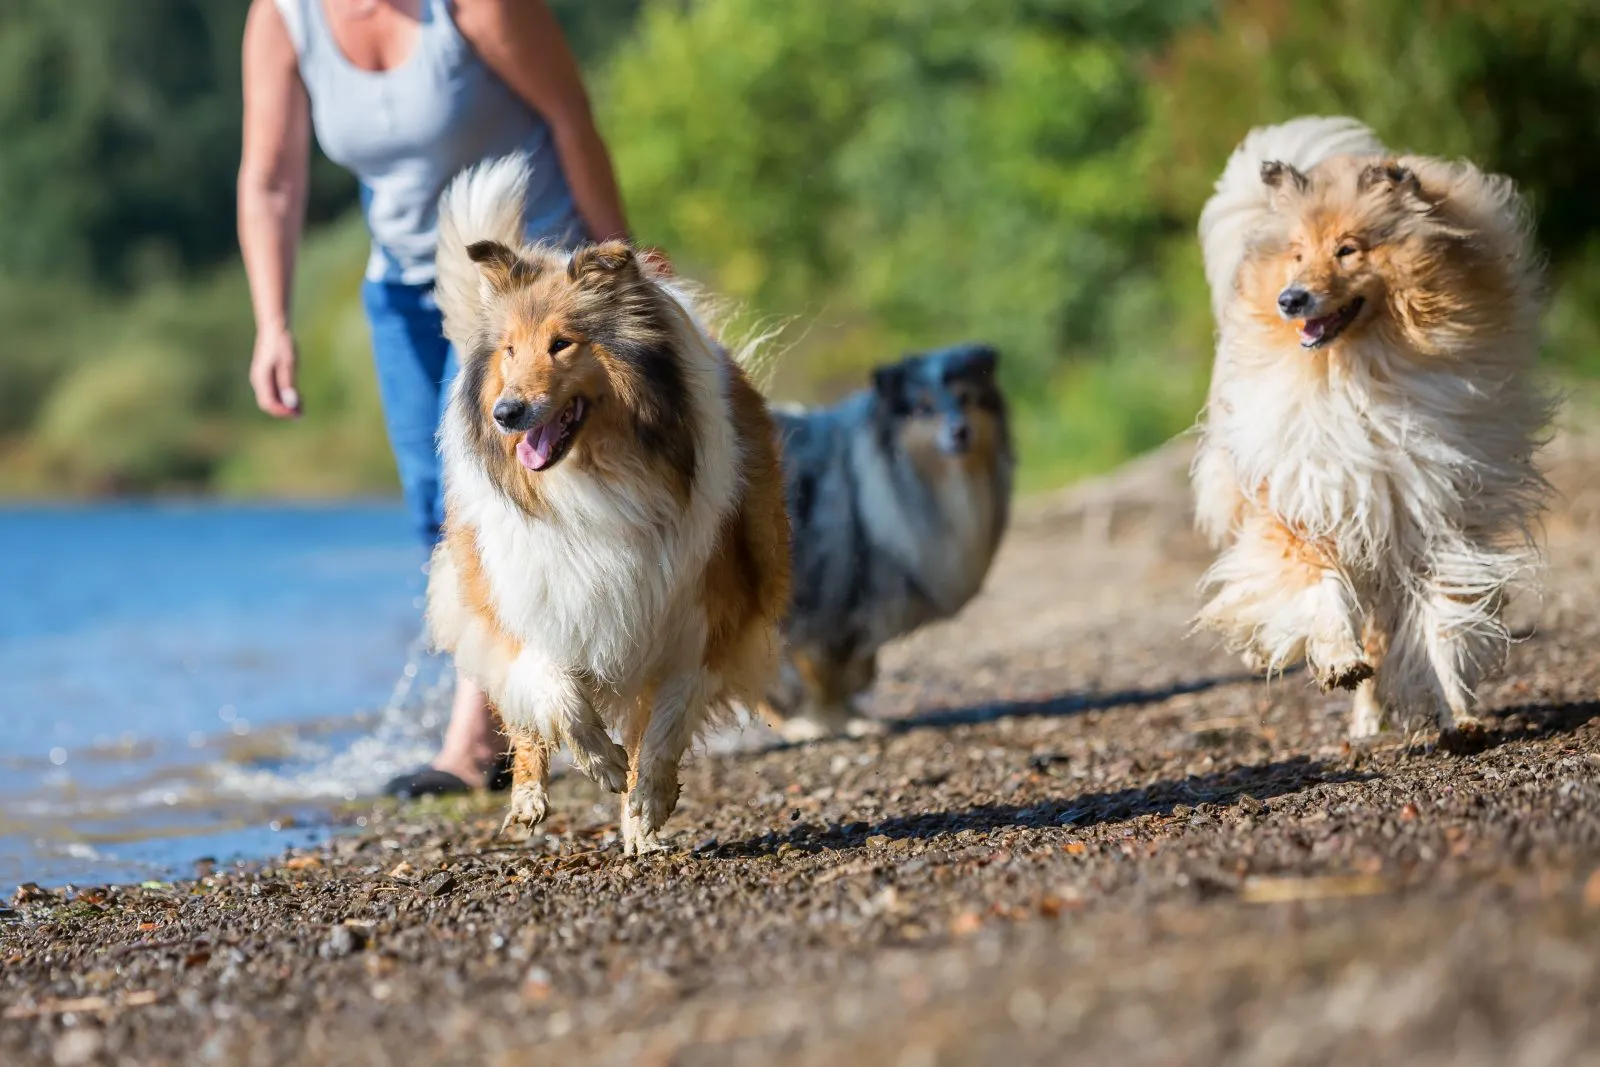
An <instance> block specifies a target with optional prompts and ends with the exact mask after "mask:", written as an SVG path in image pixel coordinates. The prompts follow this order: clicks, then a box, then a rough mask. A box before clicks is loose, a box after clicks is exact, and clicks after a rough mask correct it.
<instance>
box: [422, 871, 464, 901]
mask: <svg viewBox="0 0 1600 1067" xmlns="http://www.w3.org/2000/svg"><path fill="white" fill-rule="evenodd" d="M455 887H456V879H455V876H454V875H453V874H451V873H450V872H449V871H440V872H439V873H438V874H436V875H434V876H433V877H432V878H429V879H428V880H427V881H426V882H423V883H422V891H423V892H424V893H426V894H428V895H429V896H430V897H442V896H444V895H445V894H446V893H448V892H450V891H451V890H452V889H454V888H455Z"/></svg>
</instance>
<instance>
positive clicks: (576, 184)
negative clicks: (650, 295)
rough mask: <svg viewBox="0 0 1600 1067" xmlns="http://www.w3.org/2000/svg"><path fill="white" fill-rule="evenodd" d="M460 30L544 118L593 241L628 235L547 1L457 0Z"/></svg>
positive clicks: (579, 80)
mask: <svg viewBox="0 0 1600 1067" xmlns="http://www.w3.org/2000/svg"><path fill="white" fill-rule="evenodd" d="M454 7H455V20H456V28H457V29H459V30H460V31H461V36H463V37H465V38H466V39H467V43H468V44H470V45H472V47H473V49H474V50H475V51H477V53H478V55H479V56H481V57H482V58H483V61H484V62H485V63H487V64H488V65H489V69H490V70H492V71H494V72H495V73H496V74H497V75H499V76H500V79H501V80H502V81H504V82H505V83H506V84H507V85H508V86H510V87H511V89H512V91H513V92H515V93H517V94H518V95H519V96H521V97H522V98H523V99H524V100H526V101H527V103H528V105H529V106H530V107H532V108H533V109H534V110H535V111H537V112H539V114H540V115H542V116H543V117H544V120H545V122H547V123H548V124H549V126H550V133H551V135H552V136H553V137H554V138H555V145H556V152H557V154H558V155H559V156H560V158H561V170H562V173H564V174H565V175H566V178H567V187H568V188H569V189H571V190H572V197H573V199H574V200H575V201H576V202H577V206H578V214H579V215H581V216H582V217H583V223H584V226H585V227H586V228H587V229H588V231H589V239H590V240H593V241H604V240H608V239H611V238H619V239H621V240H628V239H629V233H628V220H627V216H626V215H624V214H623V210H622V197H621V195H620V194H619V193H618V192H617V179H616V175H615V174H614V173H613V172H612V169H611V156H610V155H609V154H608V153H607V152H606V146H605V142H604V141H602V140H601V139H600V131H599V130H597V129H595V125H594V114H593V112H592V111H591V110H590V108H589V94H588V93H587V92H586V91H585V90H584V87H583V77H582V75H581V74H580V73H579V71H578V63H577V60H576V59H574V58H573V55H572V50H571V49H570V48H568V47H567V38H566V35H565V34H563V33H562V32H561V26H560V24H559V23H558V22H557V21H556V17H555V15H554V14H552V13H551V11H550V8H549V6H548V5H546V4H545V2H544V0H455V5H454Z"/></svg>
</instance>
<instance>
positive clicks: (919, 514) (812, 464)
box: [766, 345, 1013, 740]
mask: <svg viewBox="0 0 1600 1067" xmlns="http://www.w3.org/2000/svg"><path fill="white" fill-rule="evenodd" d="M997 360H998V353H996V352H995V351H994V350H993V349H991V348H989V347H987V346H985V345H956V346H952V347H949V348H945V349H940V350H937V351H934V352H929V353H925V354H922V355H916V356H909V357H907V358H905V359H903V360H901V361H900V362H898V363H895V364H891V365H887V366H882V367H879V368H878V369H877V370H876V371H875V372H874V374H873V388H871V389H870V390H864V391H862V392H859V393H856V394H854V395H852V396H850V397H848V398H846V399H845V400H843V401H841V402H840V403H838V404H835V405H833V406H832V407H827V408H819V409H814V410H810V411H797V412H783V411H779V412H777V413H776V417H777V421H778V427H779V431H780V434H781V437H782V440H783V464H784V474H785V480H786V484H787V500H788V506H789V519H790V523H791V525H792V527H793V529H794V572H795V587H794V595H793V598H792V600H791V602H790V610H789V615H788V617H787V619H786V621H785V623H784V638H785V649H786V651H785V656H784V662H783V671H782V676H781V681H780V684H779V685H777V686H776V687H774V689H773V690H772V693H771V695H770V698H769V700H768V703H767V706H766V711H767V714H768V717H769V718H771V719H772V720H774V722H775V725H777V727H778V729H779V730H780V731H781V732H782V733H783V734H784V735H785V736H786V737H788V738H790V739H791V740H803V739H807V738H812V737H818V736H826V735H831V734H839V733H862V732H865V731H867V730H870V729H873V725H872V723H871V722H870V721H869V720H867V719H865V718H862V717H860V716H858V715H857V714H856V713H855V711H854V709H853V700H854V698H855V697H856V696H858V695H859V694H860V693H861V692H862V691H863V690H865V689H866V688H868V687H869V686H870V685H871V684H872V682H873V679H874V677H875V675H876V672H877V654H878V650H879V649H880V648H881V647H882V646H883V645H884V644H886V643H887V642H889V641H890V640H893V639H894V638H896V637H899V636H901V635H903V634H907V633H910V632H911V631H912V630H915V629H916V628H918V627H920V626H923V625H925V624H926V623H929V622H932V621H933V620H936V619H943V618H948V617H950V616H952V615H954V614H955V613H956V612H958V611H959V610H960V609H961V608H962V607H963V606H964V605H965V604H966V603H967V602H968V601H969V600H971V599H972V597H973V596H974V595H975V594H976V593H977V592H978V589H979V587H980V586H981V585H982V584H983V579H984V577H985V576H986V575H987V574H988V571H989V564H990V562H991V561H992V560H993V559H994V555H995V550H996V549H997V548H998V546H999V544H1000V539H1001V537H1002V535H1003V534H1004V532H1005V528H1006V522H1007V517H1008V513H1009V509H1010V503H1011V481H1012V467H1013V462H1012V453H1011V437H1010V430H1009V428H1008V425H1007V419H1006V405H1005V400H1004V397H1003V396H1002V394H1001V392H1000V389H999V386H998V385H997V384H996V381H995V376H994V372H995V367H996V363H997Z"/></svg>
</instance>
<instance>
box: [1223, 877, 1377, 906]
mask: <svg viewBox="0 0 1600 1067" xmlns="http://www.w3.org/2000/svg"><path fill="white" fill-rule="evenodd" d="M1388 888H1389V885H1388V883H1387V882H1385V881H1384V880H1383V879H1382V878H1377V877H1374V876H1373V875H1369V874H1357V875H1348V876H1342V877H1341V876H1329V877H1324V878H1266V877H1257V878H1246V879H1245V880H1244V886H1243V888H1242V889H1240V891H1239V898H1240V899H1241V900H1243V901H1245V902H1246V903H1248V904H1281V903H1285V902H1288V901H1295V900H1328V899H1331V898H1335V897H1366V896H1372V895H1374V894H1377V893H1383V892H1386V891H1387V890H1388Z"/></svg>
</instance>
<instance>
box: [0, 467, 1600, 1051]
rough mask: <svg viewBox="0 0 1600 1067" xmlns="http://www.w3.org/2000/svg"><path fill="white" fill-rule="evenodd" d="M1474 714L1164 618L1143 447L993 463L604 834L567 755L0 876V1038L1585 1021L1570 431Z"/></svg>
mask: <svg viewBox="0 0 1600 1067" xmlns="http://www.w3.org/2000/svg"><path fill="white" fill-rule="evenodd" d="M1555 456H1556V459H1557V460H1558V461H1559V466H1558V468H1557V475H1558V477H1557V481H1558V484H1559V485H1560V487H1561V488H1562V489H1563V490H1565V492H1566V494H1567V495H1566V499H1565V501H1564V503H1563V504H1562V506H1561V509H1560V511H1559V513H1558V514H1557V515H1556V517H1555V518H1554V519H1553V520H1552V522H1551V523H1550V525H1549V533H1548V543H1549V549H1550V557H1551V572H1550V575H1549V582H1548V592H1547V595H1546V596H1545V597H1544V599H1543V601H1542V602H1534V601H1532V600H1531V599H1530V600H1527V601H1526V602H1523V603H1519V604H1517V605H1516V607H1515V614H1516V619H1517V621H1518V626H1519V627H1520V628H1521V629H1522V630H1523V631H1524V632H1525V633H1527V634H1528V636H1527V638H1526V640H1525V641H1523V642H1522V643H1521V644H1519V645H1518V647H1517V648H1516V650H1515V652H1514V654H1513V657H1512V663H1511V667H1510V670H1509V671H1508V672H1507V674H1506V675H1505V677H1504V678H1502V679H1501V680H1500V681H1498V682H1496V683H1495V684H1494V685H1493V687H1492V688H1491V689H1490V690H1489V691H1488V693H1487V708H1488V711H1489V715H1490V719H1491V729H1490V731H1489V735H1488V738H1487V743H1486V744H1485V746H1484V747H1483V749H1482V750H1481V751H1478V752H1475V753H1472V754H1469V755H1459V754H1456V755H1452V754H1446V753H1442V752H1439V751H1437V750H1436V747H1435V744H1434V738H1433V737H1432V736H1430V735H1428V734H1419V735H1415V736H1387V737H1385V738H1383V739H1381V740H1380V741H1378V742H1377V743H1375V744H1373V745H1371V746H1363V747H1358V748H1356V749H1352V748H1351V747H1350V746H1349V745H1347V744H1345V743H1344V741H1343V728H1344V713H1345V701H1344V700H1343V699H1341V698H1339V697H1325V696H1322V695H1320V694H1318V693H1316V692H1315V691H1313V690H1312V689H1311V688H1310V687H1309V686H1308V685H1307V683H1306V681H1305V679H1304V678H1303V676H1300V675H1295V674H1292V675H1290V676H1289V677H1287V678H1285V679H1281V680H1278V681H1276V682H1273V683H1271V684H1268V683H1264V682H1261V681H1257V680H1253V679H1250V678H1248V677H1246V676H1245V675H1243V673H1242V672H1241V669H1240V667H1239V666H1238V665H1237V664H1236V663H1235V662H1234V661H1232V660H1231V659H1230V658H1228V657H1226V656H1224V655H1222V654H1220V653H1219V652H1218V651H1216V650H1215V649H1214V648H1213V647H1211V645H1210V643H1209V642H1208V641H1207V640H1206V639H1203V638H1195V639H1189V638H1186V637H1185V632H1186V624H1187V620H1188V617H1189V614H1190V612H1191V611H1192V610H1193V608H1194V607H1195V598H1194V581H1195V578H1196V577H1197V575H1198V574H1199V572H1200V569H1201V568H1202V567H1203V565H1204V562H1205V556H1204V553H1203V552H1202V551H1201V549H1200V546H1199V545H1197V544H1196V543H1195V541H1194V540H1193V538H1192V537H1191V536H1190V535H1189V534H1188V532H1187V519H1186V514H1185V494H1184V489H1183V468H1184V461H1185V456H1184V454H1183V452H1182V450H1181V448H1176V447H1175V448H1170V449H1167V450H1165V451H1163V452H1161V453H1157V454H1156V455H1154V456H1152V457H1149V458H1147V459H1146V460H1144V461H1142V462H1141V463H1139V464H1136V465H1134V466H1132V467H1130V468H1127V469H1125V470H1124V471H1122V472H1119V473H1118V475H1116V476H1115V477H1113V478H1110V479H1107V480H1106V481H1104V482H1100V483H1095V484H1091V485H1087V486H1081V487H1079V488H1077V489H1075V490H1074V491H1072V492H1071V493H1069V494H1066V495H1064V496H1060V497H1056V498H1053V499H1045V500H1034V501H1030V502H1029V503H1028V504H1027V505H1026V506H1024V507H1023V508H1022V509H1021V511H1022V514H1021V515H1020V516H1019V519H1018V522H1017V524H1016V526H1015V528H1014V531H1013V533H1012V535H1011V537H1010V538H1009V540H1008V543H1007V546H1006V548H1005V549H1004V551H1003V553H1002V555H1001V559H1000V561H999V563H998V565H997V568H996V571H995V573H994V574H993V576H992V578H991V581H990V584H989V587H988V590H987V592H986V593H985V594H984V596H983V597H981V598H980V599H979V600H978V601H977V602H975V603H974V604H973V605H971V607H970V608H969V610H968V611H966V612H965V613H964V614H963V615H962V616H961V618H959V619H957V620H954V621H952V622H950V623H947V624H944V625H941V626H937V627H933V628H930V629H928V630H926V631H924V632H923V633H921V634H919V635H917V636H916V637H914V638H913V639H911V640H909V641H906V642H904V643H902V644H901V645H899V646H897V647H896V648H894V649H893V650H892V652H891V654H890V655H889V656H888V657H887V662H886V665H885V668H886V677H885V678H884V680H883V683H882V684H881V686H880V689H879V693H878V696H877V698H876V708H877V711H878V713H879V714H881V715H883V716H885V717H887V718H891V719H893V720H894V724H893V728H892V729H891V731H890V732H889V733H888V734H887V735H886V736H884V737H881V738H875V739H871V740H867V741H838V742H827V743H821V744H816V745H811V746H807V747H802V748H793V747H787V748H786V747H773V746H770V745H769V746H764V747H759V748H757V749H756V750H754V751H738V752H717V753H715V754H702V755H701V756H699V757H698V758H696V759H695V760H694V761H693V762H692V763H691V764H690V765H689V766H688V767H687V768H686V773H685V783H684V801H683V804H682V806H681V807H680V808H679V811H678V813H677V815H676V816H674V818H673V820H672V822H671V823H669V830H670V831H671V832H672V836H671V837H670V841H671V842H672V843H673V844H674V846H675V851H673V852H671V853H668V854H665V855H662V856H657V857H651V858H648V859H643V860H636V861H635V860H627V859H624V858H623V857H622V855H621V852H620V849H619V847H618V845H617V840H616V825H615V821H614V814H613V813H614V804H613V802H612V800H611V798H609V797H602V796H601V795H600V794H599V793H598V791H596V790H595V789H594V788H593V787H591V786H589V785H588V784H587V783H585V782H583V781H581V780H578V779H576V778H574V777H573V776H570V775H569V776H566V777H563V778H559V779H558V780H557V782H556V785H555V789H554V791H553V792H554V796H555V802H556V804H555V812H556V814H555V815H554V816H553V817H552V819H551V821H550V823H549V824H547V826H546V827H545V829H546V830H547V831H548V832H546V833H540V834H537V835H535V836H534V837H533V838H532V839H531V840H529V841H528V842H526V843H515V842H508V841H506V840H504V839H496V838H495V837H494V831H495V828H496V827H497V826H498V825H499V820H500V811H499V807H498V799H494V800H473V801H466V802H459V803H456V804H453V805H446V806H440V805H437V804H432V805H430V804H424V805H420V806H416V807H412V808H406V809H393V808H379V809H376V810H373V811H371V812H368V813H365V814H364V816H363V817H364V818H365V819H366V824H365V826H363V827H361V828H360V829H358V830H355V831H354V832H352V833H351V834H349V835H347V836H343V837H340V838H339V839H337V840H336V841H335V842H334V843H332V844H331V845H330V846H328V847H326V848H323V849H318V850H312V851H306V852H293V853H290V854H287V855H285V856H283V857H281V858H278V859H275V860H272V861H270V862H267V863H265V864H262V865H260V866H258V867H255V868H250V869H243V870H228V871H219V872H214V873H213V872H207V871H201V872H199V873H198V874H197V877H196V878H195V879H194V880H193V881H189V882H183V883H179V884H175V885H170V886H169V885H162V886H146V887H125V888H124V887H100V888H78V889H76V890H74V891H72V892H70V893H66V894H59V895H58V894H46V893H42V892H38V891H30V890H28V889H27V888H26V887H24V889H22V890H20V891H19V892H18V894H17V895H16V897H15V898H14V901H13V903H12V904H11V905H10V907H9V908H4V909H0V1006H3V1007H0V1062H3V1063H6V1064H19V1065H20V1064H29V1063H56V1064H62V1065H71V1064H88V1063H118V1064H167V1063H176V1062H194V1063H222V1064H234V1063H238V1064H258V1063H259V1064H277V1063H296V1064H316V1063H330V1064H353V1065H362V1064H389V1063H455V1062H474V1063H480V1062H486V1063H494V1064H504V1065H507V1067H518V1065H529V1067H532V1065H534V1064H540V1063H550V1062H566V1063H579V1064H630V1065H631V1064H641V1065H660V1067H665V1065H668V1064H735V1063H760V1064H774V1065H776V1064H827V1065H828V1067H855V1065H862V1067H866V1065H873V1067H877V1065H888V1067H936V1065H948V1064H965V1063H974V1064H976V1063H1005V1064H1007V1065H1008V1067H1024V1065H1028V1064H1058V1063H1062V1062H1068V1061H1082V1062H1090V1063H1116V1064H1126V1065H1139V1064H1195V1063H1228V1064H1249V1065H1269V1064H1306V1063H1334V1062H1340V1063H1351V1062H1355V1063H1377V1062H1392V1063H1406V1064H1415V1065H1431V1064H1446V1063H1450V1064H1480V1063H1481V1064H1517V1065H1524V1064H1525V1065H1543V1064H1549V1065H1552V1067H1554V1065H1561V1067H1570V1065H1582V1064H1600V1013H1596V1012H1594V1011H1592V1010H1591V1006H1592V1005H1593V1004H1594V1003H1595V1002H1596V1001H1597V999H1600V704H1597V703H1595V702H1594V701H1595V694H1596V691H1597V685H1596V682H1597V674H1600V665H1597V663H1596V660H1595V657H1594V654H1593V650H1594V649H1595V647H1596V642H1597V637H1600V617H1597V615H1596V612H1595V611H1594V610H1593V608H1592V604H1593V602H1594V600H1595V597H1596V594H1597V592H1600V564H1597V561H1596V556H1595V552H1596V547H1597V544H1600V542H1597V540H1596V537H1595V532H1596V527H1597V526H1600V519H1597V513H1600V505H1597V495H1600V494H1597V492H1596V490H1595V489H1594V488H1591V486H1600V477H1596V475H1600V447H1594V446H1593V445H1592V444H1591V443H1590V441H1589V439H1588V438H1575V437H1572V436H1570V435H1569V436H1566V437H1563V438H1562V439H1560V440H1559V441H1558V442H1557V447H1556V449H1555Z"/></svg>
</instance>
